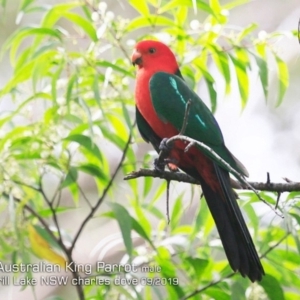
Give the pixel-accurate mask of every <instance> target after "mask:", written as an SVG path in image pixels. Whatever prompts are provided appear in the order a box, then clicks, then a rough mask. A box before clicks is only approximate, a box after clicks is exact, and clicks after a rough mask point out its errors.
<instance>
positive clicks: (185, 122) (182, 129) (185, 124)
mask: <svg viewBox="0 0 300 300" xmlns="http://www.w3.org/2000/svg"><path fill="white" fill-rule="evenodd" d="M191 104H192V101H191V100H190V99H189V100H188V101H187V103H186V106H185V113H184V118H183V122H182V128H181V130H180V132H179V135H184V133H185V130H186V126H187V124H188V117H189V114H190V109H191Z"/></svg>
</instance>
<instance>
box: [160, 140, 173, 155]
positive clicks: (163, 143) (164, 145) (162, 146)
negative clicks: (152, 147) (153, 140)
mask: <svg viewBox="0 0 300 300" xmlns="http://www.w3.org/2000/svg"><path fill="white" fill-rule="evenodd" d="M168 140H169V139H168V138H164V139H162V140H161V142H160V144H159V150H160V151H164V152H169V151H170V150H172V145H168V144H167V142H168Z"/></svg>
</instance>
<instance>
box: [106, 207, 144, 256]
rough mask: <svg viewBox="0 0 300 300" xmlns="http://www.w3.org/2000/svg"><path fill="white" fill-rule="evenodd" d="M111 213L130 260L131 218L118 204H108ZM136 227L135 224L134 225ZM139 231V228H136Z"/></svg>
mask: <svg viewBox="0 0 300 300" xmlns="http://www.w3.org/2000/svg"><path fill="white" fill-rule="evenodd" d="M110 206H111V207H112V210H113V212H114V213H115V217H116V219H117V221H118V223H119V227H120V230H121V233H122V237H123V242H124V244H125V247H126V251H127V253H128V255H129V257H130V258H131V256H132V249H133V247H132V240H131V229H132V221H131V216H130V214H129V213H128V211H127V210H126V209H125V208H124V206H122V205H120V204H118V203H110ZM135 225H136V224H135ZM138 230H140V228H138Z"/></svg>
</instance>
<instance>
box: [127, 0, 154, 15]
mask: <svg viewBox="0 0 300 300" xmlns="http://www.w3.org/2000/svg"><path fill="white" fill-rule="evenodd" d="M129 3H130V4H131V6H132V7H134V8H135V9H136V10H137V11H138V12H139V13H140V14H141V15H142V16H148V15H149V8H148V5H147V2H146V0H129Z"/></svg>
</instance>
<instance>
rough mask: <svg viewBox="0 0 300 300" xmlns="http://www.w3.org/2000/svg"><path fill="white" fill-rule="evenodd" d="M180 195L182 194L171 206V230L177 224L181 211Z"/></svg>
mask: <svg viewBox="0 0 300 300" xmlns="http://www.w3.org/2000/svg"><path fill="white" fill-rule="evenodd" d="M182 196H183V194H181V195H179V196H178V197H177V199H176V201H175V204H174V206H173V210H172V214H171V222H170V226H171V230H172V231H173V230H174V229H176V227H177V226H178V225H179V221H180V217H181V216H182V213H183V206H182Z"/></svg>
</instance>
